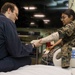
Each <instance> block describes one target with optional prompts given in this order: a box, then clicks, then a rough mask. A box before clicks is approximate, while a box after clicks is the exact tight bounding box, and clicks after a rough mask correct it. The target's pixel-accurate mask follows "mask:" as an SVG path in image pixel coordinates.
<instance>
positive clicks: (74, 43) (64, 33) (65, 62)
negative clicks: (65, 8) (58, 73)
mask: <svg viewBox="0 0 75 75" xmlns="http://www.w3.org/2000/svg"><path fill="white" fill-rule="evenodd" d="M58 32H59V36H60V38H62V39H63V46H62V48H61V58H62V61H61V66H62V67H66V66H70V59H71V51H72V47H75V21H73V22H71V23H70V24H68V25H66V26H64V27H62V28H60V29H58Z"/></svg>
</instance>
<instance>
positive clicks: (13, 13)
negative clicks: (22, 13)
mask: <svg viewBox="0 0 75 75" xmlns="http://www.w3.org/2000/svg"><path fill="white" fill-rule="evenodd" d="M14 8H15V9H14V11H13V12H12V11H11V13H10V16H9V18H10V19H11V20H12V21H13V22H14V23H15V21H16V20H17V19H18V8H17V7H14Z"/></svg>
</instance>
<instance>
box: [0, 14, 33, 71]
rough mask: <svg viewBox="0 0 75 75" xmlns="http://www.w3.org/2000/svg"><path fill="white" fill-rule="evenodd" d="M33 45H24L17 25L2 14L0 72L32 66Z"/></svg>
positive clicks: (0, 19) (0, 25)
mask: <svg viewBox="0 0 75 75" xmlns="http://www.w3.org/2000/svg"><path fill="white" fill-rule="evenodd" d="M32 50H33V47H32V45H31V44H29V45H23V44H22V43H21V41H20V38H19V37H18V34H17V31H16V25H15V23H13V22H12V21H11V20H10V19H8V18H6V17H5V16H4V15H3V14H0V71H10V70H13V69H17V68H19V67H21V66H24V65H27V64H30V58H29V54H30V53H31V52H32Z"/></svg>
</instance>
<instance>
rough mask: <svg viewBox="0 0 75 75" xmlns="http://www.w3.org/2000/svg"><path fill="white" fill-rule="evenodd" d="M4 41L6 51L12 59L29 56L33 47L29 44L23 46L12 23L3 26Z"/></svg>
mask: <svg viewBox="0 0 75 75" xmlns="http://www.w3.org/2000/svg"><path fill="white" fill-rule="evenodd" d="M4 32H5V40H6V42H5V43H6V49H7V51H8V53H9V55H11V56H12V57H24V56H29V54H30V53H31V52H32V50H33V47H32V45H31V44H28V45H23V44H22V43H21V41H20V38H19V37H18V34H17V31H16V26H15V24H14V23H13V22H10V23H7V24H6V25H5V30H4Z"/></svg>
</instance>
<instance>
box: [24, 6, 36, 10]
mask: <svg viewBox="0 0 75 75" xmlns="http://www.w3.org/2000/svg"><path fill="white" fill-rule="evenodd" d="M23 8H24V9H25V10H35V9H37V8H36V7H34V6H25V7H23Z"/></svg>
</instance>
